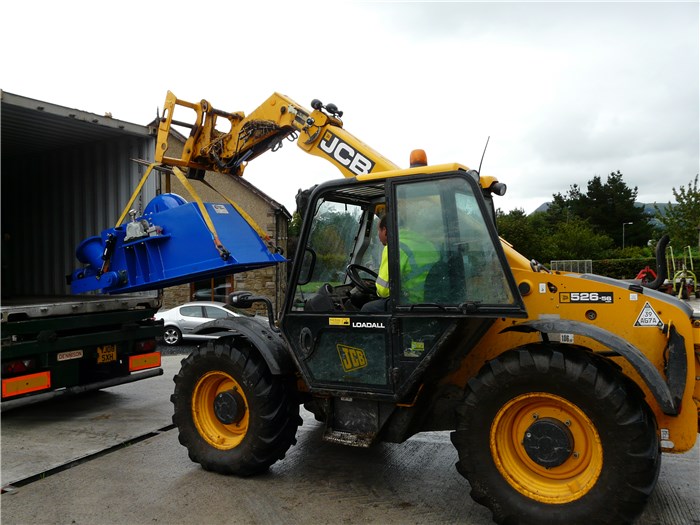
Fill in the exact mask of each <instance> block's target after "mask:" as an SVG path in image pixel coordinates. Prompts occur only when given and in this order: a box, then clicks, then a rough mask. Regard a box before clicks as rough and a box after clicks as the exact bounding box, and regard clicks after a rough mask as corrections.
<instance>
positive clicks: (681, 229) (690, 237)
mask: <svg viewBox="0 0 700 525" xmlns="http://www.w3.org/2000/svg"><path fill="white" fill-rule="evenodd" d="M673 197H674V198H675V199H676V203H675V205H674V204H671V203H670V202H669V203H668V206H667V207H666V210H665V213H662V211H661V210H660V209H659V207H658V206H657V205H656V204H654V209H655V211H656V218H657V219H658V220H659V222H661V224H663V226H664V228H665V230H666V233H668V235H669V236H670V237H671V244H672V245H673V246H677V247H678V248H684V247H686V246H692V247H695V246H698V248H700V240H698V236H700V233H699V232H698V228H700V188H698V175H695V179H694V180H691V181H690V182H689V183H688V187H687V188H686V187H685V186H681V187H680V188H679V189H678V190H676V188H673Z"/></svg>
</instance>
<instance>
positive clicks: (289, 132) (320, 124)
mask: <svg viewBox="0 0 700 525" xmlns="http://www.w3.org/2000/svg"><path fill="white" fill-rule="evenodd" d="M177 106H182V107H185V108H189V109H191V110H193V111H194V113H195V119H194V123H187V122H184V121H180V120H175V119H174V114H175V108H176V107H177ZM311 106H312V108H313V110H311V111H309V110H308V109H305V108H304V107H302V106H300V105H299V104H297V103H296V102H294V101H293V100H291V99H290V98H288V97H286V96H284V95H281V94H279V93H274V94H273V95H272V96H271V97H269V98H268V99H267V100H266V101H265V102H264V103H263V104H262V105H260V106H259V107H258V108H257V109H255V110H254V111H253V112H252V113H250V114H249V115H248V116H245V114H244V113H243V112H235V113H228V112H225V111H221V110H218V109H214V108H213V107H212V106H211V104H209V102H207V101H206V100H202V101H201V102H199V103H193V102H186V101H184V100H180V99H178V98H176V97H175V95H174V94H173V93H172V92H170V91H168V94H167V97H166V99H165V106H164V110H163V117H162V118H161V120H160V124H159V127H158V143H157V146H156V159H155V160H156V162H159V163H162V164H166V165H170V166H181V167H186V168H189V169H190V173H189V176H190V177H191V178H202V177H203V175H204V172H205V171H207V170H211V171H216V172H220V173H228V174H231V175H238V176H242V175H243V170H244V169H245V166H246V164H247V163H248V162H249V161H251V160H253V159H254V158H256V157H257V156H258V155H262V154H263V153H265V152H266V151H268V150H272V151H276V150H277V149H279V148H280V147H281V146H282V141H283V140H284V139H288V140H292V141H293V140H295V139H297V145H298V146H299V147H300V148H301V149H303V150H304V151H306V152H307V153H310V154H312V155H316V156H318V157H321V158H324V159H326V160H328V161H330V162H331V163H332V164H334V165H335V166H336V167H337V168H338V169H339V170H340V172H341V173H342V174H343V175H344V176H345V177H355V176H356V175H365V174H369V173H377V172H380V171H387V170H395V169H398V166H397V165H395V164H394V163H393V162H391V161H390V160H388V159H386V158H385V157H384V156H382V155H380V154H379V153H377V152H376V151H374V150H373V149H372V148H370V147H369V146H367V145H366V144H364V143H363V142H362V141H360V140H359V139H357V138H356V137H354V136H353V135H352V134H350V133H348V132H347V131H345V130H344V129H343V122H342V120H340V117H341V116H342V115H343V113H342V111H339V110H338V108H337V107H336V106H335V104H327V105H325V106H324V105H323V103H322V102H321V101H320V100H313V101H312V103H311ZM218 119H224V120H227V121H228V124H229V126H230V129H229V130H228V131H227V132H222V131H219V130H217V129H216V125H217V120H218ZM171 126H182V127H186V128H189V129H190V134H189V137H188V138H187V139H186V142H185V145H184V147H183V150H182V155H181V156H180V157H171V156H168V135H169V133H170V129H171Z"/></svg>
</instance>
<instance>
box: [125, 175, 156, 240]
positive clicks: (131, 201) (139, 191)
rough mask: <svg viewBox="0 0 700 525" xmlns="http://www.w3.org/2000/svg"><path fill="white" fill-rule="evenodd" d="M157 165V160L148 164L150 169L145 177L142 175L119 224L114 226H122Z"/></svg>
mask: <svg viewBox="0 0 700 525" xmlns="http://www.w3.org/2000/svg"><path fill="white" fill-rule="evenodd" d="M156 166H157V164H156V163H155V162H153V163H151V164H149V165H148V169H147V170H146V173H144V174H143V177H141V180H140V181H139V183H138V184H137V185H136V189H135V190H134V193H132V194H131V198H130V199H129V202H128V203H127V204H126V208H124V211H123V212H122V215H121V217H119V220H118V221H117V224H116V225H115V226H114V227H115V228H118V227H119V226H121V223H123V222H124V219H126V216H127V215H128V214H129V210H130V209H131V206H132V205H133V204H134V201H135V200H136V197H138V196H139V193H141V188H143V185H144V184H146V179H148V176H149V175H150V174H151V171H153V168H155V167H156Z"/></svg>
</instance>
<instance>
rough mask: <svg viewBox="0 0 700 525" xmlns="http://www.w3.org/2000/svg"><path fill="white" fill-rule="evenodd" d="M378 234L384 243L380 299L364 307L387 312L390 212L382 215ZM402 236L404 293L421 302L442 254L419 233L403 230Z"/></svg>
mask: <svg viewBox="0 0 700 525" xmlns="http://www.w3.org/2000/svg"><path fill="white" fill-rule="evenodd" d="M377 236H378V237H379V241H380V242H381V243H382V245H383V246H384V248H383V250H382V259H381V263H380V265H379V274H378V277H377V283H376V290H377V296H379V299H376V300H374V301H369V302H368V303H366V304H365V305H364V306H363V307H362V311H363V312H386V311H387V310H388V304H389V255H388V254H389V249H388V246H387V243H388V230H387V225H386V215H384V216H382V218H381V219H380V221H379V226H378V230H377ZM399 237H400V241H399V254H400V263H399V268H400V275H401V292H402V295H403V296H404V297H405V299H406V300H407V301H408V302H409V303H413V304H416V303H421V302H423V298H424V285H425V278H426V276H427V275H428V271H429V269H430V267H431V266H432V265H433V264H434V263H435V262H437V260H438V259H439V254H438V252H437V250H436V248H435V245H434V244H433V243H432V242H430V241H429V240H428V239H426V238H425V237H423V236H422V235H420V234H418V233H416V232H413V231H411V230H402V231H401V232H400V234H399Z"/></svg>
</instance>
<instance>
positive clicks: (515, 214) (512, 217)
mask: <svg viewBox="0 0 700 525" xmlns="http://www.w3.org/2000/svg"><path fill="white" fill-rule="evenodd" d="M496 225H497V227H498V235H500V236H501V237H502V238H504V239H505V240H506V241H508V242H509V243H510V244H511V245H512V246H513V248H514V249H515V250H516V251H517V252H519V253H521V254H523V255H524V256H525V257H531V255H530V252H531V251H532V250H533V247H534V246H533V245H534V244H537V241H538V234H537V232H536V231H535V230H534V228H533V227H532V221H531V220H530V218H529V217H528V216H527V215H526V214H525V210H523V209H522V208H516V209H514V210H511V211H509V212H508V213H504V212H503V211H501V209H500V208H499V209H498V210H496Z"/></svg>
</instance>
